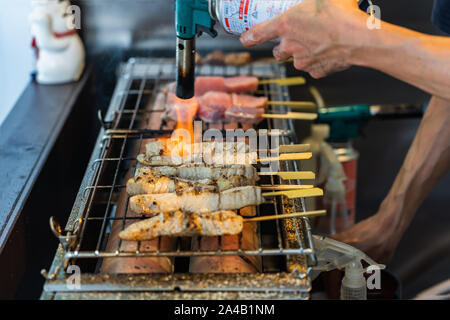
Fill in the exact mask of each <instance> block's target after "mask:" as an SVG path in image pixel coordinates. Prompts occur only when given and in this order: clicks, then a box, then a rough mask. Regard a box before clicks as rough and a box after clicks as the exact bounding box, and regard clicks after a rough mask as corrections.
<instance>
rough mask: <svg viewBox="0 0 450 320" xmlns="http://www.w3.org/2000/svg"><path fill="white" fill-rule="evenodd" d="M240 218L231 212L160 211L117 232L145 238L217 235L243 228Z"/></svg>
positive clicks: (133, 238) (134, 238) (132, 238)
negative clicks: (188, 212) (187, 212)
mask: <svg viewBox="0 0 450 320" xmlns="http://www.w3.org/2000/svg"><path fill="white" fill-rule="evenodd" d="M242 228H243V219H242V217H241V216H239V215H237V214H236V213H235V212H233V211H217V212H212V213H206V214H196V213H193V214H184V213H183V212H181V211H176V212H170V213H160V214H158V215H157V216H154V217H152V218H150V219H146V220H142V221H139V222H137V223H134V224H132V225H130V226H129V227H127V228H126V229H125V230H123V231H122V232H120V233H119V237H120V238H121V239H122V240H129V241H145V240H151V239H154V238H157V237H159V236H195V235H204V236H220V235H234V234H238V233H240V232H241V231H242Z"/></svg>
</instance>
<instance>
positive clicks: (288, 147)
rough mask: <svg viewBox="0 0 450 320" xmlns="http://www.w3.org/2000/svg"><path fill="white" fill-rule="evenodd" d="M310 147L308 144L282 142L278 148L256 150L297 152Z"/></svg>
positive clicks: (259, 150) (307, 149)
mask: <svg viewBox="0 0 450 320" xmlns="http://www.w3.org/2000/svg"><path fill="white" fill-rule="evenodd" d="M310 149H311V145H309V144H282V145H280V146H278V148H274V149H258V152H270V153H297V152H308V151H309V150H310Z"/></svg>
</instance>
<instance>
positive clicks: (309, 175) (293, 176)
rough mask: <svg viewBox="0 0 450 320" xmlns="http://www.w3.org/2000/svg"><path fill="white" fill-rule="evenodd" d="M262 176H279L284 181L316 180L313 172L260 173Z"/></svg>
mask: <svg viewBox="0 0 450 320" xmlns="http://www.w3.org/2000/svg"><path fill="white" fill-rule="evenodd" d="M258 175H260V176H279V177H280V178H281V179H283V180H299V179H306V180H314V179H315V178H316V174H315V173H314V172H312V171H280V172H258Z"/></svg>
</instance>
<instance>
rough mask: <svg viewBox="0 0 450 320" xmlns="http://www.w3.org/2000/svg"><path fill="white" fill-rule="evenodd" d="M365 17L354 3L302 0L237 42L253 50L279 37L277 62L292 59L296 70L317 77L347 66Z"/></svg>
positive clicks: (341, 0)
mask: <svg viewBox="0 0 450 320" xmlns="http://www.w3.org/2000/svg"><path fill="white" fill-rule="evenodd" d="M367 17H368V15H366V14H365V13H364V12H362V11H361V10H360V9H359V7H358V5H357V1H356V0H305V1H304V2H302V3H300V4H298V5H296V6H294V7H293V8H291V9H290V10H288V11H286V12H285V13H283V14H281V15H279V16H277V17H276V18H274V19H272V20H270V21H267V22H265V23H262V24H260V25H257V26H255V27H254V28H252V29H251V30H249V31H247V32H246V33H244V34H242V36H241V42H242V44H243V45H244V46H246V47H253V46H255V45H258V44H261V43H264V42H266V41H269V40H272V39H276V38H279V39H280V40H281V42H280V44H279V45H278V46H276V47H275V48H274V50H273V55H274V57H275V58H276V59H277V60H279V61H283V60H287V59H288V58H290V57H293V58H294V67H295V68H296V69H298V70H304V71H306V72H309V74H310V75H311V76H312V77H314V78H321V77H324V76H326V75H328V74H330V73H333V72H337V71H341V70H344V69H347V68H348V67H350V65H351V64H352V63H351V56H352V54H353V51H354V50H355V49H356V48H358V46H359V45H358V42H360V41H361V40H362V39H364V33H365V31H367V27H366V21H367Z"/></svg>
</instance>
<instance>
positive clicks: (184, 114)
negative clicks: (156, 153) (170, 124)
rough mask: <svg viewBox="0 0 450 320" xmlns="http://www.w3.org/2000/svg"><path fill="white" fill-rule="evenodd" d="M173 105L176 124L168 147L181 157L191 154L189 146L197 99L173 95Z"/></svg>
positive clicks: (192, 136) (192, 140)
mask: <svg viewBox="0 0 450 320" xmlns="http://www.w3.org/2000/svg"><path fill="white" fill-rule="evenodd" d="M173 103H174V107H175V110H176V114H177V120H178V121H177V125H176V128H175V131H174V132H173V134H172V137H171V139H170V141H168V144H167V145H168V149H169V150H171V151H172V150H174V149H175V148H176V149H177V151H176V152H178V155H179V156H181V157H183V156H184V155H186V154H192V150H187V148H189V149H191V146H192V145H193V143H194V117H195V115H196V114H197V109H198V102H197V99H196V98H195V97H194V98H191V99H186V100H184V99H180V98H178V97H176V96H174V100H173Z"/></svg>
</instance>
